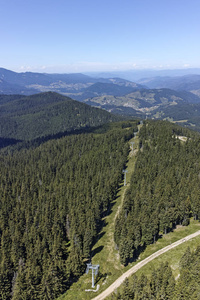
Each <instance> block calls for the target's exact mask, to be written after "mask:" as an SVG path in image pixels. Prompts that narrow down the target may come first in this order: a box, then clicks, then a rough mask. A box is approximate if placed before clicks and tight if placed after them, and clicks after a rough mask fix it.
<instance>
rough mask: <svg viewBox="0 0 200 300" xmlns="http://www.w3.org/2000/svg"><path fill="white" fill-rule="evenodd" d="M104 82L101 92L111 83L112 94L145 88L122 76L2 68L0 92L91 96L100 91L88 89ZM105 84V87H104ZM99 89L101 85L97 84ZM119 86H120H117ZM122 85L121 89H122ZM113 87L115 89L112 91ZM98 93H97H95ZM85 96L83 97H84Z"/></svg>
mask: <svg viewBox="0 0 200 300" xmlns="http://www.w3.org/2000/svg"><path fill="white" fill-rule="evenodd" d="M97 83H98V84H100V83H101V84H102V86H101V88H100V93H101V94H102V93H103V92H104V90H105V92H104V93H106V91H107V89H108V84H110V85H109V92H110V93H111V94H115V92H117V95H119V94H120V95H121V94H122V93H124V91H123V92H122V91H121V90H122V89H123V88H124V89H125V92H126V93H127V92H130V91H131V90H134V89H138V88H143V87H144V86H142V85H140V84H136V83H133V82H131V81H128V80H124V79H121V78H108V79H107V78H93V77H90V76H87V75H84V74H79V73H75V74H42V73H32V72H25V73H16V72H13V71H9V70H6V69H3V68H0V94H23V95H31V94H35V93H40V92H48V91H52V92H57V93H60V94H64V95H66V96H74V95H76V94H79V96H80V93H83V92H86V93H87V92H89V93H90V95H91V96H93V95H94V94H95V92H98V91H96V90H95V87H94V88H91V89H89V90H86V89H87V88H89V87H91V86H92V85H94V84H97ZM103 84H105V88H104V87H103ZM96 87H97V89H99V85H96ZM117 87H118V88H117ZM120 87H121V90H120ZM112 89H113V91H112ZM95 95H97V94H95ZM82 98H83V97H81V99H82Z"/></svg>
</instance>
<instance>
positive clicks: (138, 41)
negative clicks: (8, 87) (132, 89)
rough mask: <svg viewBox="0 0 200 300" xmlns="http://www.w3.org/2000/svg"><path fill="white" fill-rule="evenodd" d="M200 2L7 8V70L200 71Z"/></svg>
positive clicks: (1, 0) (2, 63)
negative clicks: (194, 68)
mask: <svg viewBox="0 0 200 300" xmlns="http://www.w3.org/2000/svg"><path fill="white" fill-rule="evenodd" d="M199 14H200V1H199V0H123V1H122V0H115V1H114V0H71V1H68V0H54V1H52V0H48V1H47V0H0V41H1V45H0V67H4V68H7V69H10V70H14V71H17V72H23V71H33V72H60V73H70V72H85V71H107V70H110V71H112V70H128V69H176V68H188V67H198V68H199V67H200V15H199Z"/></svg>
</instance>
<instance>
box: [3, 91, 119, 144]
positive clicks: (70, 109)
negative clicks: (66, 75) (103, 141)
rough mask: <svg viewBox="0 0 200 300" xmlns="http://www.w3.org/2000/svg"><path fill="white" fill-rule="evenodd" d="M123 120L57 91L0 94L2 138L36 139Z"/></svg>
mask: <svg viewBox="0 0 200 300" xmlns="http://www.w3.org/2000/svg"><path fill="white" fill-rule="evenodd" d="M119 120H120V118H119V117H116V116H114V115H111V114H110V113H109V112H107V111H104V110H102V109H97V108H94V107H91V106H89V105H86V104H84V103H80V102H78V101H75V100H72V99H71V98H69V97H65V96H63V95H60V94H57V93H53V92H46V93H40V94H35V95H31V96H22V95H0V137H1V138H10V139H18V140H33V139H36V138H40V137H44V136H48V135H56V134H58V133H61V132H63V133H64V132H67V133H69V132H73V131H74V130H75V129H84V128H89V127H95V126H99V125H102V124H105V123H108V122H112V121H119ZM0 142H1V141H0ZM8 142H9V141H8V140H7V141H6V142H5V141H4V142H3V144H5V143H8ZM10 142H11V143H13V141H12V140H11V141H10ZM11 143H10V144H11ZM0 146H1V144H0Z"/></svg>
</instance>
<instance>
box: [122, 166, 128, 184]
mask: <svg viewBox="0 0 200 300" xmlns="http://www.w3.org/2000/svg"><path fill="white" fill-rule="evenodd" d="M123 173H124V186H125V185H126V173H128V170H123Z"/></svg>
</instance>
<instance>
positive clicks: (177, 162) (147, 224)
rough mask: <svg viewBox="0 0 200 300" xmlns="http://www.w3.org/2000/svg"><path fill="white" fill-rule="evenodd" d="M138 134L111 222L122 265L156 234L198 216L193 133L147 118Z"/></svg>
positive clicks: (199, 164) (198, 169)
mask: <svg viewBox="0 0 200 300" xmlns="http://www.w3.org/2000/svg"><path fill="white" fill-rule="evenodd" d="M179 136H185V139H183V138H181V137H180V138H179ZM139 137H140V149H139V151H138V154H137V162H136V165H135V172H134V173H133V175H132V178H131V182H130V187H129V188H127V192H126V194H125V199H124V203H123V207H122V210H121V213H120V215H119V216H118V217H117V220H116V225H115V242H116V244H117V246H118V248H119V254H120V259H121V262H122V264H124V265H126V264H127V263H128V262H129V261H130V260H131V259H133V258H135V257H137V256H138V254H139V253H140V251H141V250H142V249H144V248H145V246H146V245H148V244H151V243H153V242H154V241H156V240H157V239H158V237H159V234H160V233H163V234H166V233H167V232H169V231H171V230H173V228H174V227H175V226H176V225H177V224H182V225H188V223H189V218H190V217H191V216H193V217H194V218H195V219H198V218H199V217H200V202H199V174H200V149H199V143H200V136H199V134H198V133H193V132H192V131H189V130H187V129H184V128H181V127H178V126H176V125H173V124H170V123H168V122H163V121H159V122H155V121H148V122H146V123H145V124H144V125H143V127H142V128H141V130H140V134H139ZM181 139H182V140H184V141H182V140H181Z"/></svg>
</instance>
